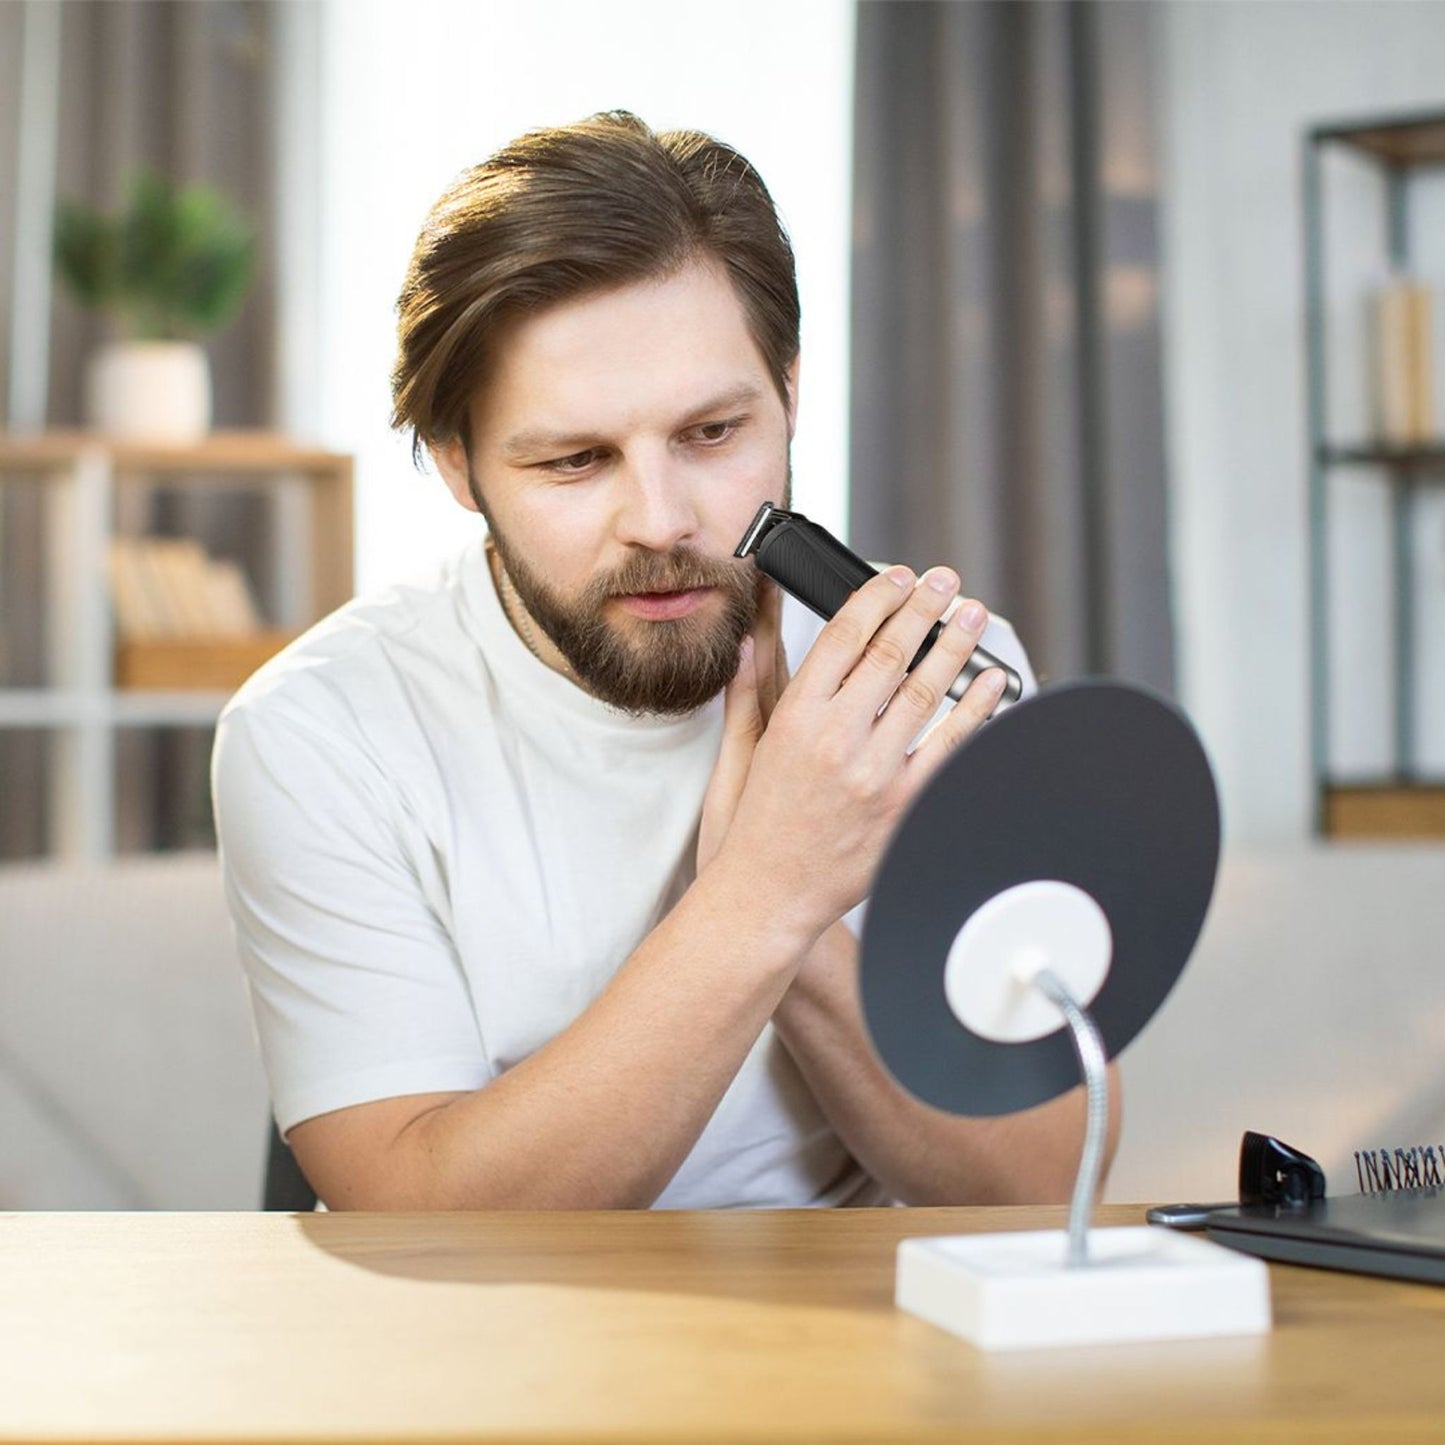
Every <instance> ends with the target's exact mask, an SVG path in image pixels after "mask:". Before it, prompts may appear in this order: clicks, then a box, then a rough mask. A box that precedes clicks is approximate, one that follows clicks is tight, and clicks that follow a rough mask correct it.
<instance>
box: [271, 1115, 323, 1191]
mask: <svg viewBox="0 0 1445 1445" xmlns="http://www.w3.org/2000/svg"><path fill="white" fill-rule="evenodd" d="M261 1208H262V1209H275V1210H280V1211H281V1212H283V1213H286V1214H307V1213H309V1212H310V1211H311V1210H313V1209H315V1208H316V1191H315V1190H314V1189H313V1188H312V1187H311V1185H310V1184H309V1183H308V1182H307V1180H306V1176H305V1175H304V1174H303V1173H302V1172H301V1166H300V1165H299V1164H298V1163H297V1162H296V1156H295V1155H294V1154H293V1153H292V1152H291V1146H290V1145H289V1144H288V1143H287V1142H286V1141H285V1140H284V1139H283V1138H282V1137H281V1131H280V1130H279V1129H278V1128H277V1127H276V1121H275V1120H274V1119H272V1121H271V1147H270V1149H269V1150H268V1151H267V1154H266V1188H265V1190H264V1192H263V1194H262V1196H261Z"/></svg>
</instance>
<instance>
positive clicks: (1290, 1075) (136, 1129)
mask: <svg viewBox="0 0 1445 1445" xmlns="http://www.w3.org/2000/svg"><path fill="white" fill-rule="evenodd" d="M1122 1069H1123V1076H1124V1097H1125V1107H1124V1118H1125V1127H1124V1136H1123V1143H1122V1145H1121V1147H1120V1151H1119V1156H1118V1159H1117V1161H1116V1163H1115V1167H1114V1171H1113V1174H1112V1176H1111V1178H1110V1181H1109V1186H1108V1190H1107V1196H1106V1197H1108V1198H1110V1199H1114V1200H1121V1201H1123V1200H1130V1201H1133V1200H1146V1199H1176V1198H1177V1199H1183V1198H1190V1197H1192V1198H1199V1197H1205V1198H1211V1199H1214V1198H1217V1199H1226V1198H1229V1197H1231V1196H1232V1195H1233V1194H1234V1192H1235V1186H1236V1174H1235V1171H1236V1162H1237V1159H1238V1151H1239V1136H1240V1134H1241V1133H1242V1132H1243V1131H1244V1130H1245V1129H1258V1130H1262V1131H1264V1132H1266V1133H1272V1134H1276V1135H1278V1136H1279V1137H1281V1138H1283V1139H1285V1140H1286V1141H1287V1142H1289V1143H1291V1144H1294V1145H1296V1146H1297V1147H1299V1148H1301V1149H1304V1150H1305V1151H1306V1152H1307V1153H1310V1154H1313V1155H1314V1156H1315V1157H1316V1158H1317V1159H1318V1160H1319V1161H1320V1163H1321V1164H1322V1165H1323V1166H1324V1168H1325V1170H1326V1172H1327V1174H1328V1175H1329V1178H1330V1181H1331V1187H1332V1189H1335V1190H1337V1191H1343V1190H1348V1189H1352V1188H1353V1187H1354V1184H1353V1165H1352V1163H1351V1151H1352V1150H1353V1149H1356V1148H1362V1147H1380V1146H1383V1145H1396V1144H1409V1143H1415V1142H1424V1143H1436V1144H1438V1143H1445V847H1438V846H1418V847H1400V846H1390V847H1371V846H1362V845H1356V846H1350V847H1346V846H1342V845H1332V846H1317V847H1309V848H1303V847H1302V848H1296V849H1290V850H1283V851H1274V852H1255V853H1236V854H1234V855H1232V856H1231V857H1229V858H1228V859H1227V860H1226V862H1225V865H1224V867H1223V869H1222V870H1221V876H1220V881H1219V888H1218V892H1217V894H1216V897H1215V901H1214V906H1213V908H1212V910H1211V913H1210V916H1209V919H1208V921H1207V923H1206V926H1205V931H1204V935H1203V937H1202V939H1201V941H1200V946H1199V948H1198V950H1197V952H1196V954H1195V957H1194V960H1193V962H1192V963H1191V965H1190V967H1189V968H1188V970H1187V971H1186V972H1185V975H1184V977H1183V979H1182V980H1181V981H1180V983H1179V985H1178V987H1177V989H1176V990H1175V992H1174V993H1173V994H1172V995H1171V997H1170V998H1169V1000H1168V1002H1167V1003H1166V1004H1165V1006H1164V1008H1163V1010H1162V1011H1161V1012H1160V1014H1159V1016H1158V1017H1157V1018H1156V1019H1155V1020H1154V1021H1153V1023H1152V1024H1151V1025H1150V1026H1149V1027H1148V1028H1147V1029H1146V1030H1145V1032H1144V1033H1143V1034H1142V1035H1141V1037H1140V1038H1139V1040H1138V1041H1137V1043H1136V1044H1135V1045H1134V1047H1133V1048H1132V1049H1130V1050H1129V1051H1128V1052H1127V1053H1126V1054H1125V1056H1124V1059H1123V1062H1122ZM267 1109H268V1104H267V1098H266V1087H265V1082H264V1079H263V1077H262V1074H261V1070H260V1066H259V1063H258V1061H257V1056H256V1051H255V1047H254V1041H253V1038H252V1032H251V1023H250V1015H249V1011H248V1007H247V1004H246V998H245V991H244V988H243V985H242V982H241V975H240V969H239V966H238V965H237V963H236V961H235V956H234V952H233V947H232V938H231V925H230V920H229V918H228V916H227V914H226V910H225V905H224V902H223V900H222V896H221V887H220V879H219V875H218V872H217V868H216V862H215V859H214V857H212V856H211V855H209V854H196V855H181V856H170V857H155V858H144V859H136V860H134V861H122V862H118V863H114V864H110V865H107V866H104V867H69V866H64V865H57V864H34V865H23V866H11V867H7V868H0V1209H6V1208H10V1209H110V1208H122V1209H131V1208H165V1209H231V1208H234V1209H250V1208H255V1207H256V1205H257V1204H258V1202H259V1197H260V1189H261V1178H262V1170H263V1164H264V1158H265V1144H266V1131H267Z"/></svg>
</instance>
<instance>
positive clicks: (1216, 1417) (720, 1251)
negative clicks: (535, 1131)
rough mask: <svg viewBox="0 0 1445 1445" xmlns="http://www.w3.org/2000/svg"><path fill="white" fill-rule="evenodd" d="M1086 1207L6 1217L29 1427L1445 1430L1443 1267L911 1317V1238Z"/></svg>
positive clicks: (1, 1358) (10, 1295) (262, 1433)
mask: <svg viewBox="0 0 1445 1445" xmlns="http://www.w3.org/2000/svg"><path fill="white" fill-rule="evenodd" d="M1102 1214H1103V1218H1104V1221H1105V1222H1107V1223H1114V1224H1122V1223H1135V1222H1137V1221H1138V1220H1139V1217H1140V1212H1139V1211H1138V1210H1137V1209H1133V1208H1122V1207H1119V1208H1113V1209H1108V1210H1104V1211H1102ZM1062 1220H1063V1211H1062V1210H1053V1209H1047V1210H1042V1209H1035V1210H1018V1209H994V1210H983V1209H974V1210H970V1209H958V1210H941V1209H939V1210H868V1211H861V1210H860V1211H853V1210H837V1211H832V1212H819V1213H810V1212H784V1213H750V1214H725V1213H714V1214H703V1213H672V1214H669V1213H656V1214H647V1213H635V1214H621V1213H619V1214H571V1215H567V1214H470V1215H461V1214H453V1215H342V1214H333V1215H324V1214H323V1215H299V1216H297V1215H258V1214H129V1215H126V1214H90V1215H84V1214H70V1215H66V1214H31V1215H24V1214H11V1215H0V1439H4V1440H6V1441H10V1440H15V1439H27V1440H29V1439H34V1440H46V1441H62V1440H63V1441H80V1440H85V1441H115V1440H127V1441H131V1440H168V1441H177V1440H195V1441H202V1440H206V1441H210V1440H235V1439H242V1438H244V1439H252V1440H273V1439H282V1438H284V1439H290V1440H308V1441H310V1440H363V1439H364V1440H370V1441H377V1440H395V1441H408V1442H410V1441H427V1440H443V1439H445V1440H527V1441H537V1440H547V1441H559V1440H579V1439H580V1440H609V1441H616V1442H621V1441H627V1442H638V1441H659V1440H681V1441H701V1440H747V1441H764V1440H768V1441H800V1440H845V1441H858V1440H885V1439H886V1440H889V1441H908V1440H930V1441H937V1440H943V1439H959V1438H967V1439H970V1440H986V1441H1059V1440H1083V1441H1098V1442H1103V1441H1110V1442H1113V1441H1121V1440H1132V1441H1139V1440H1151V1441H1152V1440H1161V1439H1168V1440H1171V1441H1178V1440H1184V1441H1205V1440H1208V1441H1229V1442H1236V1441H1254V1440H1272V1441H1273V1440H1284V1441H1293V1440H1330V1441H1340V1442H1343V1441H1368V1442H1374V1441H1379V1440H1387V1439H1425V1438H1436V1439H1439V1438H1442V1437H1445V1290H1441V1289H1439V1288H1436V1287H1432V1286H1429V1285H1411V1284H1400V1283H1395V1282H1391V1281H1386V1280H1379V1279H1368V1278H1363V1277H1359V1276H1353V1275H1343V1274H1333V1273H1329V1272H1326V1271H1322V1270H1306V1269H1293V1268H1288V1267H1275V1268H1274V1270H1273V1281H1274V1303H1275V1315H1276V1326H1275V1330H1274V1333H1273V1334H1271V1335H1268V1336H1264V1337H1260V1338H1254V1339H1233V1340H1208V1341H1191V1342H1174V1343H1168V1344H1153V1345H1130V1346H1115V1347H1110V1348H1088V1349H1071V1350H1050V1351H1034V1352H1029V1353H1025V1354H1012V1355H995V1356H989V1355H985V1354H982V1353H979V1352H977V1351H975V1350H973V1349H972V1348H971V1347H970V1346H968V1345H966V1344H964V1343H963V1342H962V1341H959V1340H956V1339H954V1338H952V1337H951V1336H949V1335H946V1334H944V1333H942V1332H941V1331H939V1330H935V1329H934V1328H932V1327H931V1326H929V1325H926V1324H924V1323H922V1322H921V1321H919V1320H916V1319H913V1318H912V1317H909V1316H905V1315H903V1314H900V1313H899V1312H898V1311H896V1310H895V1309H894V1308H893V1305H892V1302H891V1301H892V1288H893V1252H894V1247H895V1245H896V1244H897V1241H898V1240H899V1239H900V1238H902V1237H903V1236H904V1235H906V1234H924V1233H954V1232H961V1231H965V1230H985V1229H1001V1228H1040V1227H1052V1226H1055V1225H1059V1224H1061V1223H1062Z"/></svg>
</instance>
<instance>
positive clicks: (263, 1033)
mask: <svg viewBox="0 0 1445 1445" xmlns="http://www.w3.org/2000/svg"><path fill="white" fill-rule="evenodd" d="M819 625H820V624H819V623H818V621H817V619H816V618H814V617H813V616H812V615H811V614H810V613H808V612H807V611H806V609H804V608H802V607H801V606H799V605H797V604H795V603H793V602H792V601H791V599H789V600H788V601H787V603H786V604H785V608H784V637H785V639H786V643H787V647H788V656H789V658H790V659H791V660H792V661H793V663H794V665H795V666H796V663H797V661H798V660H799V659H800V658H801V656H802V655H803V652H804V651H805V650H806V648H807V646H808V645H810V644H811V641H812V638H813V637H814V636H816V633H817V630H818V627H819ZM990 626H991V628H992V631H991V632H990V633H988V634H986V635H985V639H984V642H985V645H986V646H988V647H989V648H990V650H992V651H994V652H995V653H996V654H1001V655H1003V656H1004V657H1005V658H1006V659H1007V660H1008V661H1010V662H1012V663H1014V664H1015V665H1016V666H1021V667H1023V668H1025V669H1026V666H1027V664H1026V662H1025V661H1024V659H1023V657H1022V652H1021V649H1020V648H1019V647H1018V643H1017V639H1016V638H1015V637H1014V636H1013V633H1012V629H1010V628H1008V626H1007V624H1006V623H1002V622H994V623H991V624H990ZM1025 675H1026V680H1027V681H1028V683H1029V684H1030V685H1032V678H1031V676H1029V675H1028V674H1027V673H1026V674H1025ZM721 731H722V702H721V698H717V699H714V700H713V701H712V702H711V703H709V704H707V705H706V706H704V707H703V708H701V709H699V710H698V711H697V712H695V713H692V714H690V715H688V716H687V717H684V718H681V719H653V718H643V719H637V718H631V717H628V716H626V715H625V714H623V713H621V712H618V711H617V710H615V709H613V708H611V707H608V706H607V705H606V704H604V703H602V702H599V701H598V700H597V699H596V698H593V697H591V696H590V695H588V694H587V693H585V692H583V691H582V690H581V689H579V688H578V687H577V686H576V685H575V684H573V683H571V682H569V681H568V680H567V679H566V678H564V677H562V676H561V675H560V674H558V673H556V672H553V671H552V670H551V669H550V668H548V667H546V666H545V665H544V664H543V663H541V662H540V661H539V660H538V659H537V658H535V657H534V656H533V655H532V654H531V653H530V652H529V651H528V650H527V648H526V647H525V645H524V644H523V643H522V641H521V640H520V638H518V636H517V635H516V633H515V632H514V631H513V630H512V627H511V625H510V624H509V623H508V621H507V620H506V617H505V615H504V613H503V612H502V608H501V604H500V602H499V601H498V599H497V594H496V590H495V588H494V586H493V584H492V577H491V572H490V569H489V568H488V566H487V563H486V556H485V551H484V548H483V545H482V543H481V542H480V541H478V542H476V543H474V544H472V545H471V546H469V547H467V548H466V549H465V550H464V551H462V552H460V553H458V554H457V555H455V556H453V557H451V558H448V559H447V560H445V561H444V562H443V563H441V564H439V565H438V567H437V568H436V569H435V570H434V571H433V572H432V573H429V574H428V575H427V576H425V577H423V578H420V579H417V580H415V581H413V582H410V583H407V584H403V585H399V586H396V587H393V588H390V589H388V590H386V591H384V592H382V593H380V594H378V595H376V596H373V597H370V598H366V599H362V600H359V601H356V602H353V603H350V604H348V605H347V606H346V607H344V608H342V609H341V610H340V611H339V612H337V613H335V614H333V615H332V616H331V617H329V618H327V619H326V620H325V621H323V622H321V623H319V624H318V625H317V626H316V627H314V628H312V629H311V631H309V632H308V633H306V634H305V636H303V637H302V638H300V639H299V640H298V641H297V642H295V643H293V644H292V645H291V646H290V647H288V648H287V649H286V650H285V652H283V653H282V654H280V656H278V657H277V658H275V659H273V660H272V661H271V662H270V663H268V664H267V665H266V666H265V667H264V668H262V669H261V671H260V672H259V673H257V674H256V675H255V676H254V677H253V678H252V679H251V680H250V682H248V683H247V684H246V686H245V687H243V688H242V689H241V691H240V692H239V693H237V695H236V696H235V698H234V699H233V700H232V701H231V703H230V704H229V705H228V706H227V708H226V710H225V712H224V714H223V715H222V718H221V722H220V726H219V728H218V732H217V739H216V751H215V756H214V760H213V785H214V794H215V805H216V822H217V831H218V834H219V837H220V844H221V858H222V864H223V868H224V873H225V881H226V892H227V897H228V900H229V903H230V907H231V913H232V916H233V918H234V920H235V923H236V930H237V938H238V945H239V949H240V954H241V959H242V963H243V965H244V967H245V970H246V975H247V980H248V983H249V987H250V994H251V1001H252V1007H253V1010H254V1014H255V1021H256V1029H257V1034H258V1037H259V1040H260V1045H261V1052H262V1056H263V1059H264V1062H265V1066H266V1071H267V1075H268V1078H269V1080H270V1085H271V1093H272V1099H273V1102H274V1107H275V1113H276V1119H277V1123H278V1125H279V1126H280V1128H281V1130H282V1131H283V1132H284V1131H286V1130H288V1129H290V1128H291V1127H292V1126H293V1125H295V1124H298V1123H300V1122H301V1121H302V1120H305V1119H308V1118H311V1117H313V1116H315V1115H317V1114H323V1113H327V1112H329V1111H331V1110H333V1109H340V1108H345V1107H347V1106H350V1105H354V1104H361V1103H367V1102H370V1101H373V1100H376V1099H384V1098H392V1097H395V1096H399V1095H404V1094H422V1093H441V1092H451V1091H461V1090H473V1089H477V1088H480V1087H481V1086H482V1085H484V1084H485V1083H486V1082H487V1081H488V1080H489V1079H493V1078H495V1077H497V1076H498V1075H499V1074H501V1073H503V1072H505V1071H506V1070H507V1069H509V1068H511V1067H512V1066H513V1065H515V1064H517V1063H519V1062H520V1061H521V1060H523V1059H525V1058H527V1057H528V1055H530V1054H531V1053H533V1052H534V1051H535V1050H536V1049H538V1048H539V1047H540V1046H541V1045H543V1044H544V1043H546V1042H547V1041H548V1040H549V1039H551V1038H552V1037H553V1036H554V1035H556V1034H558V1033H560V1032H561V1031H562V1030H563V1029H565V1028H566V1027H567V1026H568V1024H570V1023H571V1022H572V1021H573V1020H574V1019H575V1018H577V1016H578V1015H579V1014H581V1013H582V1012H583V1010H585V1009H586V1008H587V1007H588V1005H589V1004H590V1003H592V1001H593V1000H594V999H596V998H597V996H598V995H599V994H600V993H601V992H602V990H603V989H604V988H605V987H606V985H607V984H608V982H609V981H610V980H611V978H612V976H613V974H614V973H615V972H616V970H617V969H618V967H619V966H620V965H621V964H622V963H623V961H624V960H625V959H626V958H627V957H628V955H629V954H631V953H632V951H633V950H634V949H635V948H636V947H637V945H638V944H639V943H640V942H641V941H642V939H643V938H645V937H646V936H647V934H648V933H649V932H651V930H652V929H653V928H654V927H655V926H656V924H657V923H658V922H659V921H660V920H661V918H662V917H663V916H664V915H665V914H666V913H667V911H668V910H669V909H670V908H671V907H672V905H673V904H674V903H675V902H676V901H677V899H678V898H679V897H680V896H681V894H682V893H683V891H684V890H685V889H686V888H687V886H688V885H689V883H691V881H692V879H693V876H694V864H693V860H694V850H695V847H696V838H697V823H698V818H699V815H700V813H701V808H702V800H703V795H704V792H705V790H706V788H707V784H708V780H709V778H710V776H711V773H712V767H713V763H714V761H715V759H716V756H717V751H718V746H719V741H720V737H721ZM879 1202H882V1195H881V1191H880V1190H879V1189H878V1186H877V1185H876V1184H875V1183H874V1181H873V1180H872V1179H871V1178H869V1176H868V1175H867V1174H865V1173H864V1171H863V1170H862V1169H861V1168H860V1167H859V1166H858V1164H857V1163H856V1162H855V1161H854V1160H853V1159H852V1158H851V1157H850V1155H849V1154H848V1152H847V1151H846V1149H845V1148H844V1147H843V1145H842V1143H841V1142H840V1141H839V1139H838V1138H837V1136H836V1135H835V1134H834V1133H833V1131H832V1129H831V1128H830V1126H829V1125H828V1123H827V1120H826V1119H825V1118H824V1117H823V1115H822V1113H821V1111H820V1110H819V1108H818V1105H817V1103H816V1101H815V1100H814V1099H813V1097H812V1094H811V1092H810V1091H809V1089H808V1088H807V1086H806V1085H805V1084H804V1082H803V1079H802V1076H801V1075H800V1074H799V1072H798V1070H797V1067H796V1066H795V1065H794V1063H793V1061H792V1058H791V1056H790V1055H789V1054H788V1052H787V1050H786V1049H785V1048H784V1047H783V1045H782V1043H781V1042H780V1041H779V1040H778V1039H777V1037H776V1035H775V1033H774V1031H773V1028H772V1026H771V1025H768V1026H766V1027H765V1028H764V1030H763V1032H762V1034H761V1035H760V1037H759V1038H758V1040H757V1043H756V1045H755V1046H754V1048H753V1049H752V1051H751V1053H750V1054H749V1055H748V1057H747V1059H746V1061H745V1062H744V1063H743V1065H742V1067H741V1068H740V1069H739V1071H738V1073H737V1076H736V1077H735V1079H734V1080H733V1083H732V1086H731V1087H730V1088H729V1089H728V1091H727V1093H726V1095H725V1096H724V1098H723V1100H722V1102H721V1103H720V1104H719V1106H718V1108H717V1110H716V1112H715V1113H714V1115H713V1117H712V1119H711V1121H710V1122H709V1123H708V1125H707V1127H706V1129H705V1130H704V1131H703V1133H702V1135H701V1137H700V1138H699V1139H698V1141H697V1144H696V1145H695V1147H694V1148H693V1150H692V1152H691V1153H690V1154H689V1155H688V1157H687V1159H686V1160H685V1161H684V1162H683V1164H682V1166H681V1168H680V1169H679V1170H678V1172H677V1173H676V1175H675V1176H674V1177H673V1179H672V1181H671V1182H670V1183H669V1184H668V1186H667V1188H666V1189H665V1190H664V1191H663V1193H662V1195H661V1196H660V1197H659V1198H658V1200H657V1206H658V1207H662V1208H713V1207H726V1206H737V1207H767V1206H779V1207H797V1206H807V1205H838V1204H875V1203H879Z"/></svg>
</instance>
